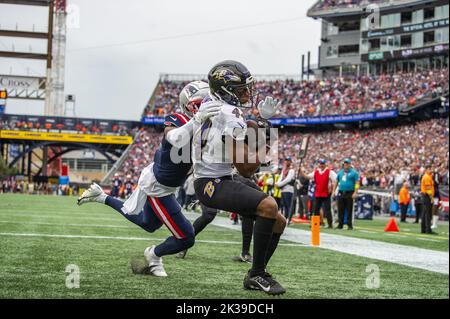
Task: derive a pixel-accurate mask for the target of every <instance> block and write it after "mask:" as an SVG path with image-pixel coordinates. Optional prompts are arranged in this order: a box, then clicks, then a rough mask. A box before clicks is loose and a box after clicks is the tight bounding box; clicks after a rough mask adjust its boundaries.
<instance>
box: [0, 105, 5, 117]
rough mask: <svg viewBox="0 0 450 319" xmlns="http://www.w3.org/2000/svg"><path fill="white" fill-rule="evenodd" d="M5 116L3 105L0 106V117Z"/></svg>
mask: <svg viewBox="0 0 450 319" xmlns="http://www.w3.org/2000/svg"><path fill="white" fill-rule="evenodd" d="M3 114H5V106H4V105H0V115H3Z"/></svg>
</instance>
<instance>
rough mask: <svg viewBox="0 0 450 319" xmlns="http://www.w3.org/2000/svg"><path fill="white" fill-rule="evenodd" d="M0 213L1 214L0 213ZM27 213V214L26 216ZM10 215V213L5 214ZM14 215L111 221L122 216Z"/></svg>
mask: <svg viewBox="0 0 450 319" xmlns="http://www.w3.org/2000/svg"><path fill="white" fill-rule="evenodd" d="M0 215H1V214H0ZM27 215H28V216H27ZM7 216H8V217H10V216H11V215H7ZM14 217H21V218H22V217H31V218H64V219H66V220H67V219H68V218H81V219H83V220H86V219H89V220H90V219H95V220H104V221H112V222H120V221H122V220H123V218H120V217H117V218H107V217H95V216H91V215H84V216H82V215H79V216H73V215H36V214H21V215H20V216H14Z"/></svg>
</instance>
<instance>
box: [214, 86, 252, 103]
mask: <svg viewBox="0 0 450 319" xmlns="http://www.w3.org/2000/svg"><path fill="white" fill-rule="evenodd" d="M220 88H221V89H222V90H224V91H225V92H226V93H228V94H229V95H231V96H233V97H234V98H235V99H236V101H238V103H239V105H236V106H237V107H243V108H251V106H244V105H242V103H241V101H240V100H239V98H238V97H237V96H236V94H234V93H233V92H230V91H228V90H227V89H226V88H225V87H224V86H221V87H220ZM221 100H222V101H223V99H222V98H221ZM225 102H227V101H225Z"/></svg>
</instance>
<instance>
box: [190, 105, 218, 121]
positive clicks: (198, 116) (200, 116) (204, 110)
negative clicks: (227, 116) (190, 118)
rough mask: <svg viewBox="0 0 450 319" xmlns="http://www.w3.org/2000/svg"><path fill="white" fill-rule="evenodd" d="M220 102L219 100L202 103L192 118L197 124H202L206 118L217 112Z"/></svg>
mask: <svg viewBox="0 0 450 319" xmlns="http://www.w3.org/2000/svg"><path fill="white" fill-rule="evenodd" d="M221 107H222V103H221V102H219V101H210V102H206V103H204V104H202V106H201V107H200V109H199V110H198V111H197V113H195V115H194V120H195V122H197V123H198V124H202V123H203V122H205V121H206V120H208V119H210V118H211V117H213V116H216V115H217V114H219V112H220V109H221Z"/></svg>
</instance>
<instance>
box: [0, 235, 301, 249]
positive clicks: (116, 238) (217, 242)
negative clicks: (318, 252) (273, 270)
mask: <svg viewBox="0 0 450 319" xmlns="http://www.w3.org/2000/svg"><path fill="white" fill-rule="evenodd" d="M0 236H14V237H50V238H71V239H72V238H75V239H113V240H136V241H152V240H159V241H161V240H166V238H155V237H148V238H143V237H123V236H119V237H115V236H93V235H62V234H36V233H0ZM195 241H196V242H197V243H206V244H229V245H241V244H242V242H237V241H220V240H202V239H196V240H195ZM280 246H289V247H304V245H301V244H283V243H281V244H280Z"/></svg>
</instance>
